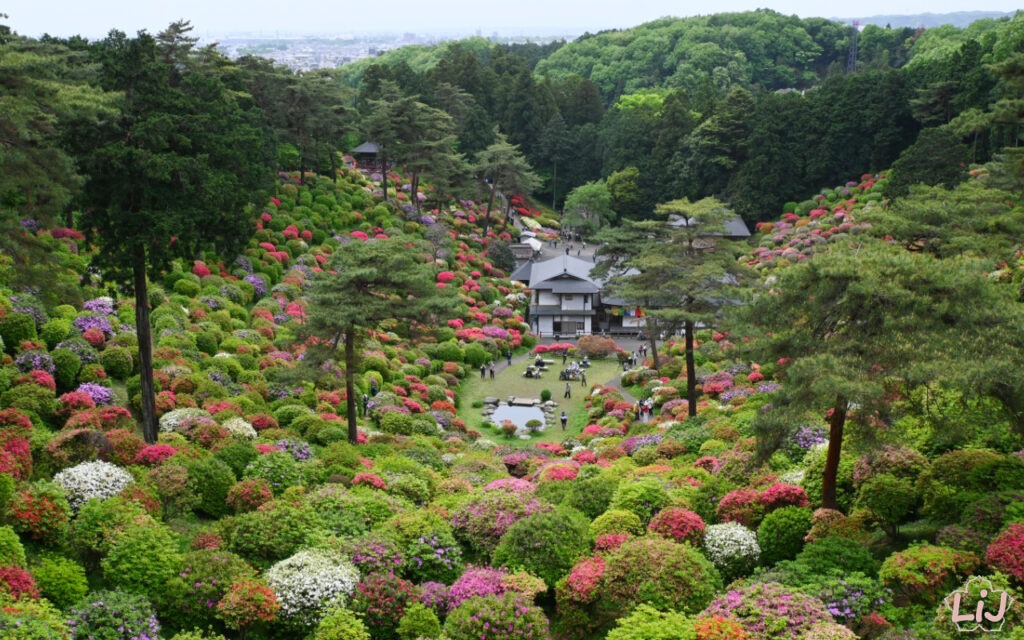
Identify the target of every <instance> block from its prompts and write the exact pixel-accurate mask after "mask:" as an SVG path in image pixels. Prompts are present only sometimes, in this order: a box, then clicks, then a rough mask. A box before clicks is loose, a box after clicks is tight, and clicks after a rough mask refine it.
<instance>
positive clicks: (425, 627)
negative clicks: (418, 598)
mask: <svg viewBox="0 0 1024 640" xmlns="http://www.w3.org/2000/svg"><path fill="white" fill-rule="evenodd" d="M397 631H398V638H399V640H418V639H419V638H436V637H438V636H439V635H441V622H440V621H439V620H438V619H437V614H436V613H434V610H433V609H428V608H427V607H425V606H423V605H422V604H420V603H418V602H417V603H416V604H413V605H412V606H410V607H408V608H407V609H406V610H405V615H403V616H402V619H401V620H399V621H398V629H397Z"/></svg>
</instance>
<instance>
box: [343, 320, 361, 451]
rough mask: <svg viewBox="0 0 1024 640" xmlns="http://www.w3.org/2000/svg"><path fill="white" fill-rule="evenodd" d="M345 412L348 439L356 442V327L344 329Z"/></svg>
mask: <svg viewBox="0 0 1024 640" xmlns="http://www.w3.org/2000/svg"><path fill="white" fill-rule="evenodd" d="M345 413H346V414H347V416H348V441H349V442H351V443H352V444H356V442H358V440H359V430H358V429H357V425H356V329H355V327H349V328H348V329H347V330H346V331H345Z"/></svg>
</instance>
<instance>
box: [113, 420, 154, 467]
mask: <svg viewBox="0 0 1024 640" xmlns="http://www.w3.org/2000/svg"><path fill="white" fill-rule="evenodd" d="M106 435H107V442H109V443H110V453H109V454H107V455H106V459H107V460H109V461H110V462H113V463H114V464H117V465H121V466H124V467H126V466H128V465H130V464H132V463H133V462H135V457H136V456H138V455H139V452H140V451H142V450H143V449H144V448H145V447H146V441H145V440H143V439H142V437H141V436H140V435H139V434H137V433H135V432H134V431H129V430H127V429H113V430H111V431H108V432H107V434H106Z"/></svg>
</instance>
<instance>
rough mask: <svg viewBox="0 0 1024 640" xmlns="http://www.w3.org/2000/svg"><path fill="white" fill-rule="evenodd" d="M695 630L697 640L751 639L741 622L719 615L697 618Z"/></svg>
mask: <svg viewBox="0 0 1024 640" xmlns="http://www.w3.org/2000/svg"><path fill="white" fill-rule="evenodd" d="M693 630H694V631H695V632H696V634H697V640H747V638H749V637H750V636H748V635H747V632H746V631H745V630H744V629H743V625H741V624H740V623H739V622H737V621H735V620H733V619H732V618H726V617H725V616H718V615H714V616H708V617H701V618H697V619H696V620H694V622H693Z"/></svg>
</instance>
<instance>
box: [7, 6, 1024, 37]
mask: <svg viewBox="0 0 1024 640" xmlns="http://www.w3.org/2000/svg"><path fill="white" fill-rule="evenodd" d="M7 5H8V6H7V7H6V8H4V7H2V6H0V13H6V14H8V18H7V20H6V21H5V22H6V23H7V24H8V25H9V26H10V27H11V28H13V29H14V30H15V31H17V32H18V33H20V34H22V35H26V36H39V35H41V34H43V33H49V34H51V35H57V36H69V35H75V34H80V35H84V36H86V37H89V38H98V37H102V36H104V35H105V34H106V33H107V32H108V31H109V30H110V29H112V28H117V29H120V30H122V31H125V32H127V33H129V34H134V33H135V32H136V31H138V30H140V29H146V30H148V31H150V32H152V33H155V32H158V31H160V30H162V29H163V28H164V27H166V26H167V25H168V24H170V23H171V22H173V21H174V20H178V19H182V18H184V19H187V20H191V21H192V24H193V25H194V26H195V28H196V29H195V32H194V33H196V34H197V35H200V36H202V35H208V34H214V35H216V34H221V35H223V34H227V33H230V32H236V31H259V32H262V33H264V34H267V35H273V34H274V33H275V32H281V33H337V34H342V33H352V32H366V31H372V32H397V33H406V32H412V33H421V34H422V33H428V32H434V33H438V32H451V31H458V32H473V31H475V30H477V29H479V30H480V31H481V32H482V33H483V34H484V35H490V34H491V33H492V32H495V31H497V32H498V33H501V34H503V35H514V34H516V33H522V32H523V31H524V30H528V31H529V32H531V33H534V32H538V31H545V29H551V31H552V34H562V33H582V32H583V31H596V30H599V29H614V28H627V27H632V26H635V25H638V24H641V23H643V22H648V21H650V20H654V19H656V18H660V17H663V16H677V17H683V16H692V15H699V14H708V13H721V12H728V11H748V10H752V9H756V8H758V7H764V6H768V7H769V8H771V9H774V10H776V11H779V12H780V13H785V14H796V15H799V16H801V17H809V16H822V17H838V18H843V17H851V16H868V15H877V14H886V15H907V14H916V13H926V12H932V13H949V12H953V11H1014V10H1016V9H1018V8H1020V0H980V1H979V2H968V1H967V0H938V1H936V0H861V1H859V2H846V3H842V4H840V3H829V2H821V1H820V0H818V1H815V0H773V1H772V2H771V3H770V4H767V3H763V2H757V1H756V0H717V1H712V2H692V1H690V2H680V1H678V0H677V1H675V2H673V1H671V0H632V1H630V0H490V1H487V0H383V1H381V0H364V1H362V2H352V1H351V0H306V1H304V2H303V1H302V0H299V1H298V2H289V1H288V0H274V1H271V0H21V1H20V2H16V3H7Z"/></svg>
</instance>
